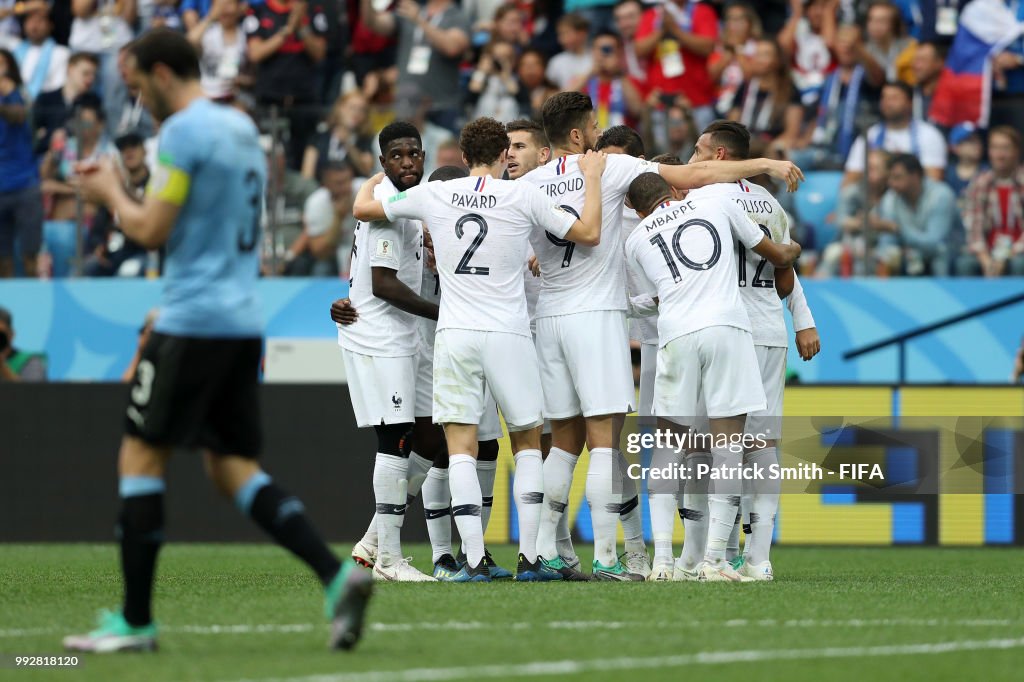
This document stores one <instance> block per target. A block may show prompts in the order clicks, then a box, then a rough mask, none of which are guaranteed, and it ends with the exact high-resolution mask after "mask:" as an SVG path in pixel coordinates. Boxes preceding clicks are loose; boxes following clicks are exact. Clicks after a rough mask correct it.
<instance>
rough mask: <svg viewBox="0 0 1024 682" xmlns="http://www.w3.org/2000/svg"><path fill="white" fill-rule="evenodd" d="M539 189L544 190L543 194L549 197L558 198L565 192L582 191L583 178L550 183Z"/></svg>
mask: <svg viewBox="0 0 1024 682" xmlns="http://www.w3.org/2000/svg"><path fill="white" fill-rule="evenodd" d="M540 188H541V189H542V190H544V193H545V194H547V195H548V196H549V197H558V196H561V195H563V194H566V193H567V192H578V191H580V190H581V189H583V178H569V179H568V180H563V181H561V182H552V183H550V184H547V185H541V186H540Z"/></svg>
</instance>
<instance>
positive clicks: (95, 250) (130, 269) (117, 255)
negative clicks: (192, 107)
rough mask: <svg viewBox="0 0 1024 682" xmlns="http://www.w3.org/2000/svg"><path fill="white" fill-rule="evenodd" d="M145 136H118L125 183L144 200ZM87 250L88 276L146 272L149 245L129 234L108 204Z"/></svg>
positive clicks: (146, 179) (96, 222)
mask: <svg viewBox="0 0 1024 682" xmlns="http://www.w3.org/2000/svg"><path fill="white" fill-rule="evenodd" d="M143 143H144V140H143V139H142V136H141V135H139V134H137V133H129V134H128V135H122V136H121V137H119V138H117V140H116V142H115V144H116V146H117V150H118V152H119V153H120V155H121V168H122V169H123V170H124V175H125V177H124V184H125V187H126V188H127V189H128V191H129V193H131V195H132V196H134V197H135V198H136V200H138V201H139V203H141V202H142V199H143V197H144V196H145V194H146V185H147V184H148V183H149V168H148V167H147V166H146V149H145V146H144V144H143ZM85 251H86V253H88V254H89V256H88V257H87V258H86V261H85V265H84V266H83V268H82V274H83V275H85V276H86V277H113V276H115V275H116V276H119V277H141V276H142V275H145V274H146V258H147V255H148V252H147V251H146V249H145V247H143V246H141V245H140V244H137V243H135V242H133V241H132V240H131V239H128V238H127V237H125V235H124V232H122V231H121V229H120V228H119V227H118V226H117V220H116V219H115V217H114V216H113V214H111V212H110V211H109V209H107V208H106V207H105V206H102V207H100V209H99V210H98V211H97V212H96V217H95V218H94V219H93V221H92V225H91V227H90V228H89V234H88V236H87V238H86V244H85Z"/></svg>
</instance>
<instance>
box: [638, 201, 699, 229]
mask: <svg viewBox="0 0 1024 682" xmlns="http://www.w3.org/2000/svg"><path fill="white" fill-rule="evenodd" d="M673 206H675V208H673V209H672V210H671V211H669V212H668V213H660V214H658V215H656V216H653V217H652V218H651V222H650V224H649V225H648V226H647V231H648V232H650V231H651V230H657V229H658V228H659V227H662V226H664V225H668V224H669V223H671V222H673V221H675V220H678V219H679V218H681V217H683V216H684V215H686V212H687V211H695V210H697V207H696V206H694V204H693V202H692V201H680V202H678V203H676V204H673Z"/></svg>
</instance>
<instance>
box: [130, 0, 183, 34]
mask: <svg viewBox="0 0 1024 682" xmlns="http://www.w3.org/2000/svg"><path fill="white" fill-rule="evenodd" d="M143 8H147V9H149V10H150V11H151V13H150V14H149V15H144V14H142V12H141V10H142V9H143ZM139 10H140V12H139V19H138V25H139V32H140V33H143V32H145V31H149V30H151V29H154V28H167V29H170V30H172V31H183V30H184V29H185V23H184V22H183V21H182V18H181V12H180V10H179V9H178V0H155V2H153V3H152V4H150V3H141V2H140V3H139Z"/></svg>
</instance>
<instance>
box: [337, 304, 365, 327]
mask: <svg viewBox="0 0 1024 682" xmlns="http://www.w3.org/2000/svg"><path fill="white" fill-rule="evenodd" d="M358 319H359V312H358V311H357V310H356V309H355V308H354V307H353V306H352V300H351V299H348V298H339V299H338V300H336V301H335V302H334V303H332V304H331V320H332V321H333V322H335V323H336V324H340V325H342V326H343V327H347V326H348V325H350V324H355V323H356V321H357V320H358Z"/></svg>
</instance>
